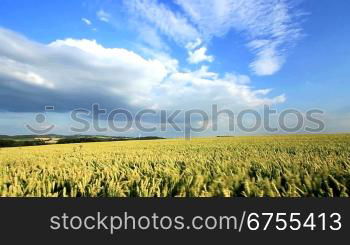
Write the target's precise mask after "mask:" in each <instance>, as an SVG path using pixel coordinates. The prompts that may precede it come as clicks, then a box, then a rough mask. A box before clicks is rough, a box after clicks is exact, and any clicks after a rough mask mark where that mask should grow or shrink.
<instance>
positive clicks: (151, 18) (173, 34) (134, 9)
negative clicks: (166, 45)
mask: <svg viewBox="0 0 350 245" xmlns="http://www.w3.org/2000/svg"><path fill="white" fill-rule="evenodd" d="M124 5H125V6H126V7H127V8H128V10H129V11H130V13H132V17H135V16H137V17H138V18H139V19H140V22H144V21H147V22H148V23H150V24H152V25H154V26H155V27H156V28H157V29H158V30H159V31H161V32H162V33H164V34H165V35H167V36H168V37H170V38H172V39H173V40H175V41H176V42H179V43H187V42H190V41H193V40H195V39H196V38H198V37H199V33H198V32H197V30H196V28H195V27H193V26H192V25H191V24H190V23H189V22H188V20H187V18H185V17H184V16H182V15H181V14H180V13H176V12H173V11H172V10H171V9H169V8H168V7H167V6H165V5H164V4H162V3H159V2H158V1H156V0H124Z"/></svg>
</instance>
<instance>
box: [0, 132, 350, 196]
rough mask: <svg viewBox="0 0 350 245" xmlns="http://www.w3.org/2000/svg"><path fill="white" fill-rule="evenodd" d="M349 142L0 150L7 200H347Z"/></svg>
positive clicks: (270, 140)
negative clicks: (307, 198) (257, 197)
mask: <svg viewBox="0 0 350 245" xmlns="http://www.w3.org/2000/svg"><path fill="white" fill-rule="evenodd" d="M349 195H350V135H317V136H316V135H293V136H266V137H220V138H203V139H192V140H191V141H187V140H182V139H181V140H180V139H171V140H154V141H125V142H108V143H86V144H70V145H48V146H38V147H23V148H3V149H0V196H54V197H66V196H71V197H78V196H91V197H102V196H118V197H173V196H180V197H185V196H186V197H211V196H224V197H233V196H271V197H283V196H286V197H302V196H306V197H311V196H315V197H333V196H341V197H348V196H349Z"/></svg>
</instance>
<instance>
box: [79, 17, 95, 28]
mask: <svg viewBox="0 0 350 245" xmlns="http://www.w3.org/2000/svg"><path fill="white" fill-rule="evenodd" d="M81 21H82V22H84V23H85V24H86V25H88V26H90V25H91V24H92V23H91V21H90V20H88V19H86V18H81Z"/></svg>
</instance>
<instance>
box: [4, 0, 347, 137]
mask: <svg viewBox="0 0 350 245" xmlns="http://www.w3.org/2000/svg"><path fill="white" fill-rule="evenodd" d="M349 9H350V2H349V1H348V0H337V1H330V0H324V1H319V0H304V1H302V0H297V1H295V0H293V1H292V0H90V1H87V0H85V1H84V0H74V1H63V0H51V1H39V0H30V1H20V0H0V134H25V133H28V131H27V129H26V128H25V127H24V124H26V123H28V122H29V121H31V120H33V119H34V118H35V115H36V114H37V113H41V112H43V111H44V109H45V106H54V107H55V111H54V112H50V113H48V112H45V113H48V114H49V115H48V117H49V118H50V120H51V121H52V122H54V123H55V124H57V127H56V129H55V130H56V131H55V133H69V132H68V128H69V127H68V125H69V117H68V114H69V111H71V110H72V109H75V108H91V105H92V104H93V103H99V104H100V105H101V107H103V108H107V109H113V108H125V109H128V110H130V111H133V112H136V111H138V110H140V109H145V108H152V109H155V110H160V109H167V110H174V109H191V108H195V109H203V110H208V108H210V106H211V105H212V104H217V105H219V106H221V107H222V108H232V109H233V110H243V109H247V108H261V107H262V106H263V105H270V106H272V107H275V108H276V109H279V110H283V109H287V108H293V109H298V110H300V111H306V110H309V109H313V108H318V109H322V110H323V111H325V115H324V120H325V121H326V123H327V125H326V126H327V129H326V130H327V131H328V132H344V131H349V130H350V100H349V91H350V83H349V82H350V81H349V78H350V69H349V68H350V67H349V66H350V62H349V61H350V52H349V51H350V47H349V43H350V26H349V23H350V16H349V14H348V10H349Z"/></svg>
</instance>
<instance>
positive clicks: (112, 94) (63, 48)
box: [0, 28, 285, 110]
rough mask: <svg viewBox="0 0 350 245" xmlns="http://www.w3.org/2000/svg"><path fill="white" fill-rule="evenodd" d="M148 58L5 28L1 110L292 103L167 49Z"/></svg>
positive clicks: (0, 41) (1, 34)
mask: <svg viewBox="0 0 350 245" xmlns="http://www.w3.org/2000/svg"><path fill="white" fill-rule="evenodd" d="M149 56H152V57H150V58H147V59H146V58H144V57H142V56H140V55H139V54H137V53H135V52H132V51H129V50H126V49H121V48H106V47H103V46H102V45H100V44H98V43H97V42H96V41H94V40H86V39H81V40H76V39H70V38H68V39H64V40H57V41H54V42H52V43H50V44H48V45H46V44H41V43H37V42H33V41H30V40H28V39H26V38H25V37H23V36H21V35H19V34H17V33H14V32H12V31H9V30H5V29H1V28H0V57H1V59H0V93H1V94H2V95H6V99H5V98H4V97H3V100H4V103H2V104H1V107H2V108H0V109H7V110H25V109H24V108H27V107H28V109H27V110H32V108H34V105H40V106H41V105H47V104H50V105H58V106H57V107H56V108H61V109H62V108H63V107H64V108H63V109H66V110H68V108H71V107H80V106H87V105H90V106H91V104H92V103H100V102H101V103H103V105H104V106H109V107H114V108H115V107H119V106H128V107H129V108H135V109H136V108H140V107H143V108H159V107H162V108H168V107H172V108H176V107H177V108H180V109H181V108H186V107H191V106H193V105H199V106H200V107H201V108H203V109H205V108H206V107H207V106H208V105H211V104H212V103H221V104H232V105H236V106H241V107H244V106H258V105H262V104H265V103H267V104H271V103H272V104H273V103H281V102H283V101H284V100H285V98H284V96H283V95H281V96H276V97H273V98H268V97H267V94H268V93H269V91H270V90H266V89H264V90H254V89H252V88H251V87H250V86H249V83H250V79H249V77H247V76H244V75H238V74H227V75H225V76H220V75H219V74H217V73H214V72H210V71H209V68H208V67H206V66H202V67H201V69H199V70H195V71H190V70H188V71H183V70H182V69H181V68H180V67H179V63H178V61H177V60H175V59H172V58H171V57H169V56H168V55H166V54H162V53H153V54H150V55H149ZM10 101H11V103H10ZM5 102H6V103H5ZM7 102H8V103H7ZM16 105H17V107H15V106H16ZM35 108H37V107H35Z"/></svg>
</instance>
